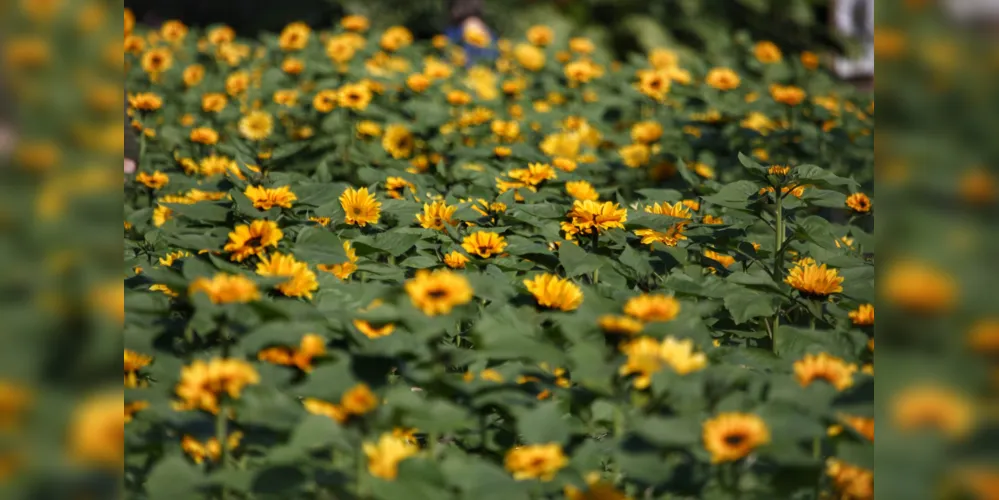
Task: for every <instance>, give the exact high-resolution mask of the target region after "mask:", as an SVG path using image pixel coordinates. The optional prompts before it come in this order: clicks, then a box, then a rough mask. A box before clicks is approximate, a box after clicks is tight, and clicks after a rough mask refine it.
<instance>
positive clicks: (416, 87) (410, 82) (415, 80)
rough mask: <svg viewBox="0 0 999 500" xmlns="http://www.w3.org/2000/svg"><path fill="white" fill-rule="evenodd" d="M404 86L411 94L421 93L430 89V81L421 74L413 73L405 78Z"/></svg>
mask: <svg viewBox="0 0 999 500" xmlns="http://www.w3.org/2000/svg"><path fill="white" fill-rule="evenodd" d="M406 86H407V87H409V89H410V90H412V91H413V92H423V91H424V90H427V89H428V88H430V79H429V78H427V77H426V75H424V74H422V73H413V74H412V75H409V76H408V77H407V78H406Z"/></svg>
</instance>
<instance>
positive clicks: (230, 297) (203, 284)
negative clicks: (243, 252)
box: [187, 273, 260, 304]
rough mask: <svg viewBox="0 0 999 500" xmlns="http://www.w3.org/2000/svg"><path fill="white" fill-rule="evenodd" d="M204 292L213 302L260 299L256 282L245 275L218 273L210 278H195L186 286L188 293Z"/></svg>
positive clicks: (226, 302)
mask: <svg viewBox="0 0 999 500" xmlns="http://www.w3.org/2000/svg"><path fill="white" fill-rule="evenodd" d="M195 292H204V293H205V294H207V295H208V298H209V299H210V300H211V301H212V303H214V304H229V303H234V302H253V301H255V300H260V290H258V289H257V284H256V283H254V282H253V281H252V280H250V279H249V278H247V277H246V276H241V275H236V274H226V273H219V274H216V275H215V276H213V277H211V278H204V277H201V278H197V279H195V280H194V282H192V283H191V286H190V287H189V288H188V292H187V293H188V295H194V293H195Z"/></svg>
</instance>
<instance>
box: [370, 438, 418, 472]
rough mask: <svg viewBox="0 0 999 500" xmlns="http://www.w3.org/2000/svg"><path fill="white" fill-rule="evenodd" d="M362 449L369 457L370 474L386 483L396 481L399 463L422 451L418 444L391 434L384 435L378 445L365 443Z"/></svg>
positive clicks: (379, 439)
mask: <svg viewBox="0 0 999 500" xmlns="http://www.w3.org/2000/svg"><path fill="white" fill-rule="evenodd" d="M361 449H362V450H363V451H364V455H365V456H366V457H368V472H369V473H370V474H371V475H372V476H374V477H377V478H380V479H384V480H386V481H392V480H394V479H395V478H396V476H397V475H398V474H399V462H402V461H403V460H406V459H407V458H409V457H412V456H413V455H416V454H417V453H418V452H419V451H420V447H419V446H417V445H416V444H414V443H412V442H410V441H409V440H407V439H406V438H404V437H398V436H395V435H393V434H390V433H384V434H382V435H381V436H380V437H379V438H378V442H377V443H369V442H365V443H363V444H362V445H361Z"/></svg>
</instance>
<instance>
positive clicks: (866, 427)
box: [828, 414, 874, 441]
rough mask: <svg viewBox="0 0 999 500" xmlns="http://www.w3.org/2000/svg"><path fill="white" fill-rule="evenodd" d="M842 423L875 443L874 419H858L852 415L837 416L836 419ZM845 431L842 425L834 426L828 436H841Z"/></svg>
mask: <svg viewBox="0 0 999 500" xmlns="http://www.w3.org/2000/svg"><path fill="white" fill-rule="evenodd" d="M836 418H837V419H838V420H839V421H840V422H843V423H845V424H846V425H849V426H850V427H852V428H853V430H855V431H857V433H858V434H860V435H861V436H864V437H865V438H867V439H868V440H870V441H874V419H873V418H865V417H857V416H852V415H842V414H841V415H837V417H836ZM842 430H843V427H842V426H841V425H838V424H837V425H833V426H831V427H830V428H829V432H828V434H829V435H830V436H836V435H839V433H841V432H842Z"/></svg>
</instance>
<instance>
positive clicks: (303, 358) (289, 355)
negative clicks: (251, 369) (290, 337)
mask: <svg viewBox="0 0 999 500" xmlns="http://www.w3.org/2000/svg"><path fill="white" fill-rule="evenodd" d="M325 354H326V339H324V338H323V337H321V336H319V335H316V334H315V333H307V334H305V335H304V336H303V337H302V340H301V341H299V346H298V347H297V348H294V347H287V346H279V347H268V348H266V349H263V350H261V351H260V352H258V353H257V359H258V360H260V361H266V362H268V363H273V364H276V365H282V366H294V367H297V368H298V369H299V370H302V371H303V372H305V373H309V372H311V371H312V361H313V360H314V358H317V357H320V356H324V355H325Z"/></svg>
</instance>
